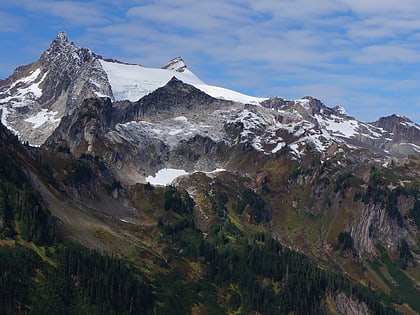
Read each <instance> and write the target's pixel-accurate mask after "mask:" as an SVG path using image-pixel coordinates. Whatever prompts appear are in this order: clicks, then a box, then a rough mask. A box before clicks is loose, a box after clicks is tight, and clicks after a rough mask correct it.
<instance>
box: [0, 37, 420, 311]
mask: <svg viewBox="0 0 420 315" xmlns="http://www.w3.org/2000/svg"><path fill="white" fill-rule="evenodd" d="M0 108H1V111H2V116H1V117H2V119H1V122H2V124H4V125H5V126H6V127H7V129H6V128H5V127H3V126H2V125H1V124H0V147H1V149H2V150H1V154H0V156H1V163H0V236H1V237H0V245H1V246H2V247H3V245H7V246H9V247H11V248H12V249H16V250H18V248H17V247H18V245H19V246H23V247H24V248H26V249H27V250H30V251H34V250H35V254H34V255H35V256H39V257H41V259H42V260H45V261H46V262H48V266H49V267H48V268H47V267H46V266H44V265H42V264H41V263H37V264H34V265H33V266H34V267H33V270H32V274H30V275H28V277H27V278H28V279H32V280H28V281H29V282H31V281H32V282H34V283H33V287H31V289H25V290H27V291H25V292H27V293H25V294H26V295H25V296H24V297H21V300H19V301H23V300H24V302H22V303H20V302H19V303H20V304H19V303H18V302H16V301H15V300H13V298H10V299H9V298H8V300H7V301H9V302H7V303H6V302H5V303H6V304H7V305H8V307H9V306H10V308H8V309H10V310H11V311H10V312H11V313H13V311H12V310H15V312H17V311H16V310H17V309H19V307H20V305H25V309H26V310H32V309H36V304H34V303H35V302H34V301H36V300H37V298H38V297H39V296H43V297H44V298H43V299H44V300H43V301H46V300H48V301H49V302H48V303H47V302H45V303H47V304H48V305H49V306H51V307H53V306H54V307H55V311H51V312H52V313H54V312H55V313H58V312H61V313H63V312H65V311H64V310H67V312H70V307H71V305H72V303H76V304H75V305H77V306H75V309H76V308H77V309H78V310H79V312H82V313H83V312H85V313H86V312H88V313H95V312H96V313H101V312H105V313H106V311H104V309H101V308H100V306H99V305H101V304H100V303H99V302H98V301H99V300H100V301H101V303H104V304H103V305H107V307H108V308H109V310H111V311H109V310H108V309H107V310H108V311H109V312H110V313H118V314H119V313H130V310H131V306H130V307H129V305H131V303H133V307H137V308H136V310H138V309H141V308H142V307H144V308H143V312H140V313H146V314H148V313H155V314H167V313H170V312H172V313H177V314H188V313H192V314H224V313H226V314H233V313H242V314H256V313H261V314H285V313H295V314H311V313H322V314H337V313H343V314H361V313H366V312H371V313H377V314H398V312H400V313H407V314H412V313H416V312H420V305H419V303H418V298H417V296H418V291H419V281H420V278H419V268H420V267H419V266H420V265H419V264H420V244H419V226H420V220H419V218H420V201H419V200H420V190H419V187H420V181H419V178H420V160H419V153H420V126H418V125H417V124H415V123H414V122H412V121H411V120H409V119H408V118H406V117H401V116H398V115H392V116H390V117H382V118H379V119H378V120H377V121H376V122H370V123H366V122H361V121H359V120H357V119H356V118H354V117H351V116H349V115H348V114H347V113H346V111H345V109H344V108H343V107H341V106H337V107H334V108H330V107H328V106H326V105H324V104H323V103H322V102H321V101H320V100H318V99H316V98H314V97H311V96H305V97H302V98H301V99H297V100H285V99H283V98H280V97H270V98H256V97H252V96H247V95H244V94H241V93H238V92H235V91H231V90H228V89H224V88H221V87H214V86H210V85H207V84H205V83H204V82H203V81H201V80H200V79H199V78H198V77H197V76H196V75H194V74H193V73H192V72H191V71H190V70H189V69H188V67H187V66H186V64H185V62H184V61H183V60H182V58H181V57H177V58H174V59H173V60H171V61H170V62H169V63H167V64H166V65H164V66H163V67H162V68H160V69H156V68H146V67H143V66H140V65H133V64H127V63H123V62H120V61H116V60H114V59H104V58H103V57H101V56H99V55H96V54H95V53H93V52H92V51H90V50H88V49H85V48H78V47H76V46H75V45H74V43H72V42H71V41H70V40H69V39H68V38H67V36H66V34H65V33H63V32H60V33H59V34H58V35H57V38H56V39H55V40H54V41H53V42H52V43H51V46H50V47H49V48H48V49H47V50H46V51H45V52H44V53H43V54H42V55H41V58H40V59H39V60H38V61H36V62H34V63H32V64H29V65H27V66H22V67H19V68H18V69H16V70H15V71H14V73H13V74H12V75H11V76H10V77H9V78H7V79H6V80H4V81H1V82H0ZM13 134H14V135H13ZM30 191H31V192H33V193H34V194H35V195H36V198H35V197H33V196H32V195H31V194H29V192H30ZM4 209H6V211H5V210H4ZM39 209H41V210H42V211H38V210H39ZM44 210H45V211H44ZM31 211H32V212H31ZM38 215H39V217H38ZM52 227H54V229H52ZM42 231H48V232H42ZM53 231H55V232H53ZM51 235H53V236H54V237H52V236H51ZM62 239H64V240H65V241H64V243H63V241H61V240H62ZM68 240H71V241H72V242H77V243H79V244H81V245H83V246H85V247H88V248H90V249H94V250H97V251H99V252H101V254H103V255H108V254H109V255H111V256H112V257H113V259H114V258H115V259H120V258H121V260H118V262H115V261H113V260H112V262H108V260H106V259H105V258H100V257H102V256H95V257H96V258H95V259H94V260H95V261H96V260H97V261H102V262H103V264H101V263H98V262H96V263H93V262H92V261H91V260H89V259H93V258H92V256H91V254H87V252H85V250H83V249H78V250H77V251H70V253H71V255H74V256H71V255H70V254H69V252H67V250H69V247H68V245H67V244H66V243H65V242H66V241H68ZM17 244H18V245H17ZM19 248H20V247H19ZM46 248H49V249H48V251H47V249H46ZM70 248H72V247H70ZM63 251H64V252H65V253H67V254H66V255H67V256H66V255H64V254H63V255H62V254H61V253H62V252H63ZM5 252H7V251H5ZM47 252H48V255H49V256H47V255H46V254H44V253H47ZM1 253H2V252H1V251H0V259H1ZM11 255H12V254H11ZM60 255H62V256H60ZM69 255H70V256H69ZM84 255H87V256H84ZM98 255H99V254H98ZM7 257H8V256H7ZM63 257H64V258H63ZM66 257H68V259H67V258H66ZM71 257H76V258H74V259H70V258H71ZM86 257H91V258H89V259H88V258H86ZM63 259H64V260H63ZM66 259H67V260H66ZM103 259H105V260H103ZM6 260H7V259H5V261H6ZM83 261H85V263H86V265H89V264H91V265H92V264H93V265H95V266H96V267H95V268H96V269H95V270H96V271H95V272H98V276H97V277H96V278H95V277H94V275H96V273H95V274H94V275H89V272H84V270H85V269H84V267H83V268H82V266H84V263H83ZM72 263H74V264H76V265H77V267H74V266H73V267H70V266H72V265H71V264H72ZM114 263H115V264H116V265H117V266H120V267H119V268H123V267H122V266H126V267H124V268H128V269H124V268H123V270H121V269H118V268H116V267H115V266H116V265H114ZM17 266H19V265H17ZM61 266H66V268H64V267H63V268H64V269H60V268H61ZM107 266H109V268H111V267H112V268H111V270H108V269H106V268H107ZM10 268H12V267H10ZM51 268H52V269H51ZM98 270H100V271H98ZM104 270H108V271H104ZM116 270H118V272H117V274H115V272H116ZM127 270H129V272H128V271H127ZM107 272H109V275H110V277H111V278H112V277H114V276H115V278H113V279H114V280H112V281H111V280H109V278H108V277H107V276H105V274H107ZM51 273H53V274H54V275H55V276H56V277H57V279H60V281H63V282H65V283H66V285H65V286H62V287H63V288H66V290H70V293H71V294H70V293H69V294H66V295H63V296H69V298H68V299H64V300H63V301H64V302H63V301H62V302H61V304H60V303H59V302H57V299H54V298H51V299H47V298H46V297H49V296H50V294H53V293H52V292H51V291H54V290H50V291H48V290H47V289H48V288H50V287H49V286H50V285H51V284H50V283H48V279H49V277H47V276H45V275H47V274H51ZM9 274H10V273H9ZM128 274H134V275H135V276H134V279H133V278H127V277H128V276H127V275H128ZM111 275H112V276H111ZM89 276H91V277H92V278H89ZM94 278H95V279H96V280H94ZM19 279H20V278H19ZM19 279H18V280H19ZM33 279H35V280H36V281H35V280H33ZM98 279H105V280H106V281H105V280H104V281H105V282H106V283H102V284H101V283H98V281H99V282H100V281H101V280H98ZM140 280H141V281H140ZM113 281H114V282H113ZM115 281H122V282H118V283H120V284H119V285H114V283H116V282H115ZM133 281H134V282H133ZM135 281H137V282H135ZM23 282H24V281H23ZM37 282H38V283H41V284H42V285H41V286H40V287H41V288H45V290H47V291H45V292H44V291H42V292H41V291H39V290H40V289H35V287H36V283H37ZM19 283H22V279H20V280H19V281H16V282H15V283H13V286H18V285H19ZM93 283H94V284H97V286H98V287H101V288H103V289H101V290H98V291H95V290H96V289H95V286H93ZM149 283H150V286H149ZM130 285H132V287H133V288H137V289H138V290H140V289H139V288H142V289H141V290H144V291H141V292H145V293H144V295H142V294H141V293H138V292H140V291H135V292H137V293H138V294H137V293H136V294H137V295H130V293H126V294H121V292H122V290H123V288H124V290H126V289H127V286H130ZM0 288H1V284H0ZM116 288H121V290H120V289H118V290H120V291H118V290H117V289H116ZM151 288H153V290H152V289H151ZM114 289H115V290H114ZM137 289H133V290H137ZM127 290H128V289H127ZM116 291H118V292H116ZM60 292H61V291H60ZM92 292H98V293H97V294H92ZM124 292H130V290H128V291H124ZM111 293H112V294H111ZM30 294H35V295H34V296H32V298H28V296H29V295H30ZM37 294H38V295H37ZM107 294H111V296H108V295H107ZM126 295H130V298H131V299H132V301H133V302H130V299H128V298H127V297H126ZM52 296H54V295H52ZM142 296H147V299H146V298H145V299H146V300H142ZM95 297H97V298H98V299H99V300H95ZM22 299H23V300H22ZM13 301H15V302H13ZM54 301H56V302H57V305H52V304H51V303H53V302H54ZM104 301H107V302H106V303H105V302H104ZM142 301H143V302H142ZM31 303H32V304H31ZM62 303H67V304H65V305H62ZM98 303H99V304H98ZM142 303H143V304H142ZM13 305H14V306H13ZM58 305H61V306H60V307H61V311H59V308H58ZM75 309H74V310H73V312H76V311H75Z"/></svg>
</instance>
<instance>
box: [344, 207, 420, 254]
mask: <svg viewBox="0 0 420 315" xmlns="http://www.w3.org/2000/svg"><path fill="white" fill-rule="evenodd" d="M351 235H352V238H353V240H354V247H355V249H356V250H357V251H358V252H359V253H375V252H376V248H375V243H376V242H377V241H380V242H381V243H382V244H383V245H384V246H385V247H386V248H387V250H389V251H390V252H394V253H395V252H398V249H399V246H400V244H401V241H402V240H406V241H408V242H409V243H410V245H413V247H414V246H415V240H414V239H412V236H411V235H410V234H409V233H408V230H407V228H405V227H403V225H402V224H401V225H399V224H398V223H397V221H396V220H395V219H394V220H393V219H390V217H389V215H388V214H387V213H386V209H384V208H383V207H381V206H380V205H376V204H369V205H365V206H364V207H363V208H362V214H361V218H360V220H358V222H357V225H356V226H354V227H353V228H352V230H351Z"/></svg>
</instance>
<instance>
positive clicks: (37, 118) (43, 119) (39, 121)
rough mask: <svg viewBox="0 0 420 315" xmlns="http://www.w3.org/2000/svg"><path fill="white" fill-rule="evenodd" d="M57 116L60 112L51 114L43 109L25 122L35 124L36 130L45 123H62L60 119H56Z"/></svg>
mask: <svg viewBox="0 0 420 315" xmlns="http://www.w3.org/2000/svg"><path fill="white" fill-rule="evenodd" d="M57 114H58V112H49V111H48V110H47V109H42V110H41V111H40V112H39V113H37V114H36V115H34V116H32V117H29V118H27V119H25V121H27V122H29V123H31V124H33V128H34V129H36V128H39V127H41V126H42V125H43V124H45V123H50V124H53V123H58V122H60V119H56V118H54V117H55V116H56V115H57Z"/></svg>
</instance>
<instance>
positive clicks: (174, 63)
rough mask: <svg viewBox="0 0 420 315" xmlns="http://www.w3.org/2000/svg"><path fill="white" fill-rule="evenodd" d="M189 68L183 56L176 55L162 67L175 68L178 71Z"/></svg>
mask: <svg viewBox="0 0 420 315" xmlns="http://www.w3.org/2000/svg"><path fill="white" fill-rule="evenodd" d="M186 68H187V65H186V64H185V62H184V60H183V59H182V58H181V57H176V58H174V59H172V60H171V61H169V62H168V63H167V64H166V65H164V66H163V67H162V69H167V70H174V71H177V72H184V71H185V69H186Z"/></svg>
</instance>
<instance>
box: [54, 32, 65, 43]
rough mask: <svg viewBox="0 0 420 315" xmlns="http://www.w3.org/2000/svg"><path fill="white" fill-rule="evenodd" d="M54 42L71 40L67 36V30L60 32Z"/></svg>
mask: <svg viewBox="0 0 420 315" xmlns="http://www.w3.org/2000/svg"><path fill="white" fill-rule="evenodd" d="M54 42H57V43H64V44H67V43H68V42H69V38H68V37H67V34H66V32H64V31H60V32H58V33H57V37H56V38H55V40H54Z"/></svg>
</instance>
